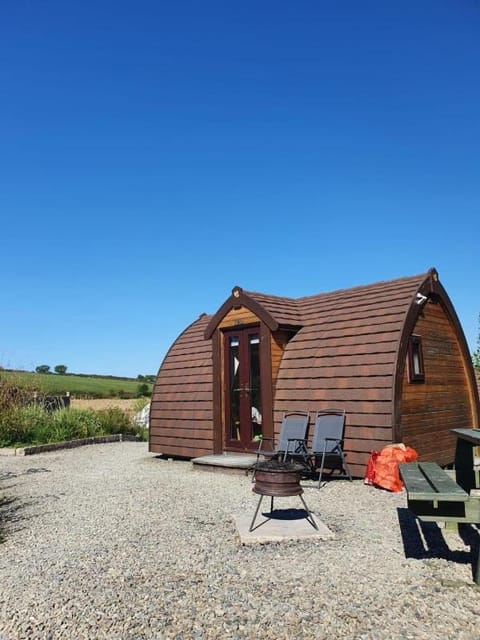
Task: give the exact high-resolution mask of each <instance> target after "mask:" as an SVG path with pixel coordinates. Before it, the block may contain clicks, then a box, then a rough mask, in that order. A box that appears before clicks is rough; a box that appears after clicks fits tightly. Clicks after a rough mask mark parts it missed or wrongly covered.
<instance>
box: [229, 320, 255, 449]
mask: <svg viewBox="0 0 480 640" xmlns="http://www.w3.org/2000/svg"><path fill="white" fill-rule="evenodd" d="M223 334H224V363H225V373H224V408H225V422H224V424H225V449H229V450H238V451H252V450H255V449H257V448H258V441H259V440H260V437H261V435H262V395H261V385H260V379H261V378H260V327H246V328H243V329H228V330H224V332H223Z"/></svg>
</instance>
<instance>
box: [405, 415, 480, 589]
mask: <svg viewBox="0 0 480 640" xmlns="http://www.w3.org/2000/svg"><path fill="white" fill-rule="evenodd" d="M452 432H453V433H454V434H455V435H456V436H457V444H456V447H455V458H454V469H453V470H451V471H448V470H445V469H442V468H441V467H440V466H439V465H438V464H436V463H435V462H418V463H410V464H402V465H400V474H401V476H402V479H403V482H404V484H405V488H406V490H407V503H408V507H409V509H411V510H412V511H413V513H415V515H416V516H417V517H418V518H419V520H423V521H425V522H445V523H451V524H450V526H452V525H453V526H455V527H456V526H457V525H458V524H459V523H465V524H479V523H480V495H479V490H480V476H479V470H478V469H475V447H477V446H480V430H478V429H472V428H471V427H462V428H459V429H452ZM474 565H475V578H474V579H475V582H476V583H477V584H480V554H479V555H478V557H477V558H476V559H475V560H474Z"/></svg>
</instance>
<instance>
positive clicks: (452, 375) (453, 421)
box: [401, 302, 477, 463]
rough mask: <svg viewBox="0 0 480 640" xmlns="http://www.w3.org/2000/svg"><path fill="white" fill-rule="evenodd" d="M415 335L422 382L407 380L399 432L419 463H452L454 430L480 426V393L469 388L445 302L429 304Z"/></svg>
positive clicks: (453, 327)
mask: <svg viewBox="0 0 480 640" xmlns="http://www.w3.org/2000/svg"><path fill="white" fill-rule="evenodd" d="M414 332H415V334H416V335H418V336H419V337H420V338H421V340H422V350H423V365H424V374H425V375H424V380H423V381H422V382H419V383H416V382H413V383H412V382H410V379H409V373H408V367H407V366H405V370H404V374H403V390H402V400H401V402H402V407H401V432H402V435H403V438H404V440H405V441H406V442H408V443H409V444H410V445H411V446H412V447H414V448H415V449H417V450H418V452H419V453H420V459H421V460H425V461H434V462H438V463H448V462H451V461H452V455H453V451H454V447H455V442H456V438H455V436H454V434H452V433H451V431H450V429H454V428H458V427H464V426H465V427H467V426H472V425H475V424H477V415H476V413H475V401H474V399H475V395H476V390H475V388H474V385H473V384H468V382H469V380H470V379H469V376H468V375H466V373H467V372H466V371H465V359H464V356H463V354H462V349H461V344H460V342H459V338H458V334H457V332H456V331H455V326H454V325H453V323H452V322H451V320H450V318H449V315H448V312H447V310H446V309H445V308H444V306H443V305H442V303H441V302H438V303H437V304H432V303H429V304H426V305H425V306H424V307H423V310H422V314H421V315H420V317H419V318H418V320H417V323H416V325H415V329H414Z"/></svg>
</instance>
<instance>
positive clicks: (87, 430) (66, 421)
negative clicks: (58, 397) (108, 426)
mask: <svg viewBox="0 0 480 640" xmlns="http://www.w3.org/2000/svg"><path fill="white" fill-rule="evenodd" d="M50 417H51V421H50V432H49V434H48V438H49V439H48V440H47V442H61V441H62V440H75V439H77V438H90V437H92V436H95V435H99V433H101V430H102V429H101V422H100V420H99V418H98V416H97V412H95V411H93V409H60V410H59V411H55V412H54V413H52V415H51V416H50Z"/></svg>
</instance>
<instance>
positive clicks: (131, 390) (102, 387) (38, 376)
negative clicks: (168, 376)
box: [0, 371, 152, 398]
mask: <svg viewBox="0 0 480 640" xmlns="http://www.w3.org/2000/svg"><path fill="white" fill-rule="evenodd" d="M2 378H4V379H5V380H6V381H7V382H8V383H9V384H10V385H12V386H17V387H25V388H28V389H31V390H32V391H38V392H39V393H43V394H45V395H65V394H66V393H67V392H68V393H70V395H72V396H74V397H75V398H114V397H118V398H135V397H137V396H138V395H139V385H141V384H143V383H142V382H140V381H139V380H133V379H131V378H116V377H115V378H114V377H111V378H110V377H101V376H86V375H75V374H66V375H59V374H57V373H31V372H28V371H0V380H1V379H2ZM147 386H148V390H149V392H151V390H152V385H151V384H147Z"/></svg>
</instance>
